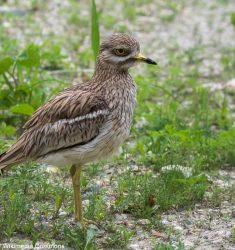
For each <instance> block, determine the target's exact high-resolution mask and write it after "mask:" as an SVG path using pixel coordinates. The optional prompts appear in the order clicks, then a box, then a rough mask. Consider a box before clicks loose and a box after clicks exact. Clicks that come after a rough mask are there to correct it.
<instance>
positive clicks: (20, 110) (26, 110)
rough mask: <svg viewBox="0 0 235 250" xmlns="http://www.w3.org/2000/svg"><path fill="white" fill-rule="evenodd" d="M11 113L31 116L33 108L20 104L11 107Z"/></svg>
mask: <svg viewBox="0 0 235 250" xmlns="http://www.w3.org/2000/svg"><path fill="white" fill-rule="evenodd" d="M11 111H12V112H13V113H16V114H23V115H31V114H32V113H33V111H34V108H33V107H32V106H30V105H29V104H27V103H20V104H17V105H15V106H13V107H11Z"/></svg>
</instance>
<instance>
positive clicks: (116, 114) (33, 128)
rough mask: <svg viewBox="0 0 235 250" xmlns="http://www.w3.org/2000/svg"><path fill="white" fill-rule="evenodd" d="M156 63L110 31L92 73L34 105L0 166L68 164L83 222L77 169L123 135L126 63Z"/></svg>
mask: <svg viewBox="0 0 235 250" xmlns="http://www.w3.org/2000/svg"><path fill="white" fill-rule="evenodd" d="M140 62H144V63H147V64H152V65H156V64H157V63H156V62H155V61H153V60H152V59H150V58H148V57H145V56H143V55H142V54H141V53H140V44H139V42H138V41H137V40H136V39H135V38H134V37H133V36H132V35H130V34H127V33H113V34H112V35H110V36H108V37H107V38H106V39H105V40H104V41H103V42H102V43H101V44H100V47H99V53H98V56H97V59H96V65H95V70H94V74H93V76H92V77H91V79H90V80H88V81H86V82H84V83H75V84H73V85H72V86H70V87H68V88H66V89H64V90H63V91H61V92H60V93H59V94H58V95H56V96H54V97H52V98H51V99H50V100H49V101H48V102H46V103H45V104H43V105H42V106H41V107H39V108H38V109H37V110H36V111H35V112H34V113H33V114H32V117H31V118H30V119H29V120H28V121H27V122H26V123H25V125H24V126H23V129H24V131H23V133H22V135H21V136H20V137H19V138H18V140H17V141H16V142H15V143H14V144H13V145H12V146H11V147H10V148H9V149H8V150H7V151H6V152H4V153H2V154H1V155H0V170H8V169H9V168H10V167H12V166H13V165H19V164H21V163H24V162H29V161H30V162H31V161H36V162H39V163H45V164H50V165H54V166H58V167H60V166H70V175H71V179H72V186H73V193H74V206H75V208H74V216H75V221H78V222H80V223H81V224H82V225H84V223H85V219H84V218H83V214H82V197H81V169H82V166H84V165H85V164H86V163H89V162H93V161H98V160H100V159H102V158H106V157H108V156H110V155H112V154H114V153H116V152H118V150H119V147H120V145H121V144H122V143H123V142H124V141H125V140H126V139H127V138H128V136H129V133H130V129H131V123H132V117H133V112H134V109H135V106H136V83H135V82H134V80H133V78H132V77H131V75H130V74H129V72H128V70H129V68H130V67H132V66H134V65H137V64H138V63H140Z"/></svg>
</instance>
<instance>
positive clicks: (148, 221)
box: [138, 219, 150, 225]
mask: <svg viewBox="0 0 235 250" xmlns="http://www.w3.org/2000/svg"><path fill="white" fill-rule="evenodd" d="M138 224H140V225H149V224H150V220H148V219H142V220H138Z"/></svg>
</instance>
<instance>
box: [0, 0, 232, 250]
mask: <svg viewBox="0 0 235 250" xmlns="http://www.w3.org/2000/svg"><path fill="white" fill-rule="evenodd" d="M96 4H97V9H98V12H99V23H100V34H101V39H103V38H104V37H106V36H107V35H109V34H111V33H112V32H113V31H121V32H131V33H133V34H134V36H135V37H136V38H137V39H138V40H139V41H140V44H141V50H142V53H143V54H145V55H147V56H149V57H151V58H152V59H154V60H156V61H157V62H158V66H157V67H153V66H147V65H143V64H141V65H139V66H138V67H137V68H133V69H131V74H132V76H133V77H134V79H135V81H136V82H137V85H138V105H137V109H136V112H135V118H134V122H133V129H132V131H131V136H130V138H129V139H128V141H127V142H126V143H125V144H124V145H123V147H122V149H121V153H120V155H118V156H114V157H113V158H112V159H108V160H107V161H104V162H101V163H93V164H90V165H87V166H85V167H84V168H83V176H82V188H83V205H84V211H85V216H86V217H87V218H88V219H91V220H94V221H95V222H96V223H94V225H93V224H91V225H90V226H89V227H88V228H86V229H81V228H80V226H79V224H77V223H75V222H74V221H73V197H72V188H71V179H70V176H69V171H68V169H69V168H68V167H67V168H66V167H65V168H64V169H61V168H60V169H59V168H57V167H56V166H46V165H39V164H36V163H29V164H24V165H22V166H18V167H14V168H12V170H11V171H10V172H9V173H5V174H4V175H3V176H1V177H0V228H1V229H2V230H1V232H0V243H2V244H3V243H9V242H13V243H16V244H22V245H23V244H24V245H26V244H41V246H42V244H58V245H59V244H61V245H64V247H65V249H87V250H88V249H99V250H100V249H133V250H140V249H141V250H142V249H149V250H150V249H154V250H163V249H198V250H199V249H208V250H209V249H221V250H222V249H226V250H229V249H235V245H234V244H235V170H234V166H235V128H234V125H235V122H234V121H235V115H234V114H235V112H234V111H235V102H234V93H235V75H234V68H235V43H234V41H235V3H234V1H233V0H215V1H206V0H200V1H193V0H190V1H184V0H180V1H175V2H174V1H170V0H167V1H151V0H145V1H139V0H136V1H127V0H120V1H98V0H97V1H96ZM90 11H91V6H90V3H88V1H79V2H78V1H75V0H70V1H58V0H48V1H46V2H44V1H43V2H42V1H11V0H7V1H3V3H2V4H1V6H0V13H1V16H0V20H1V23H2V25H1V27H0V39H1V41H2V43H1V46H0V55H1V57H0V60H2V58H4V57H8V56H11V57H12V58H13V60H16V61H15V65H16V66H14V65H12V66H11V68H9V70H7V71H6V72H4V74H3V73H2V72H3V71H2V69H1V67H0V88H1V92H0V123H1V124H0V125H1V127H0V149H1V151H4V150H5V149H6V148H7V147H8V146H9V145H10V144H11V143H12V142H13V141H14V140H15V138H16V137H17V136H18V135H19V133H20V132H21V131H22V130H21V128H22V124H23V122H24V121H25V120H27V118H28V117H29V115H30V114H31V113H32V112H33V110H35V109H36V108H37V107H38V106H39V105H40V104H41V103H43V102H44V101H45V100H48V99H49V97H50V96H53V95H54V94H55V93H58V91H59V90H61V89H63V88H65V87H66V86H68V85H70V84H71V83H72V81H73V80H75V81H77V82H82V81H84V80H86V79H88V78H89V77H90V76H91V75H92V72H93V69H94V57H93V52H92V48H91V32H90V26H91V15H90ZM32 43H33V44H34V45H32ZM30 44H31V47H29V45H30ZM25 48H26V49H25ZM29 48H30V49H29ZM22 51H23V53H22ZM1 63H2V61H0V66H1V65H3V64H1ZM7 79H8V81H7ZM15 248H16V247H15ZM12 249H14V248H12ZM41 249H43V248H41ZM45 249H46V247H45Z"/></svg>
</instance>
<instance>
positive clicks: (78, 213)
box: [70, 165, 83, 225]
mask: <svg viewBox="0 0 235 250" xmlns="http://www.w3.org/2000/svg"><path fill="white" fill-rule="evenodd" d="M70 174H71V177H72V182H73V191H74V203H75V220H76V221H79V222H80V223H81V224H82V225H83V217H82V197H81V182H80V178H81V166H78V165H73V166H72V167H71V169H70Z"/></svg>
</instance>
